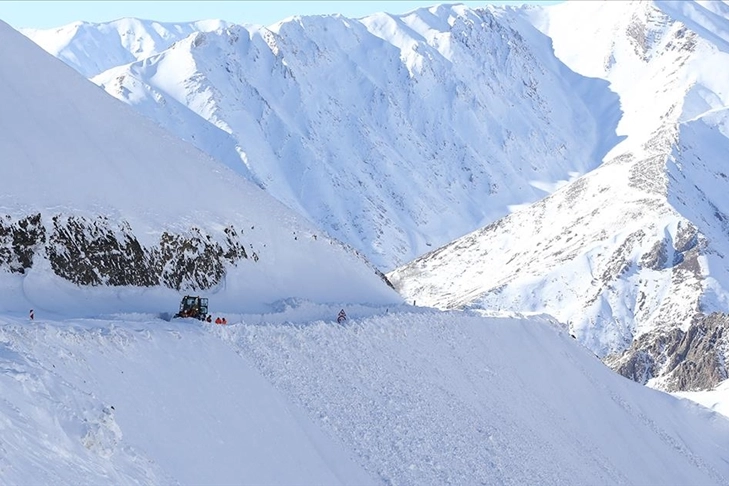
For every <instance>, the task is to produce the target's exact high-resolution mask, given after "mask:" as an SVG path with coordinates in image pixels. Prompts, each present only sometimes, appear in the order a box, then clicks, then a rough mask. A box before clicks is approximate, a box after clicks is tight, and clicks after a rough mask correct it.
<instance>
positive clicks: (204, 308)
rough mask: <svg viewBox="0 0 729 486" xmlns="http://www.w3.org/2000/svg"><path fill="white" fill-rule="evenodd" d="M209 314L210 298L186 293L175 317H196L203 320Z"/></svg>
mask: <svg viewBox="0 0 729 486" xmlns="http://www.w3.org/2000/svg"><path fill="white" fill-rule="evenodd" d="M207 315H208V299H207V298H205V297H197V296H191V295H186V296H184V297H183V298H182V302H180V312H178V313H177V314H175V317H194V318H195V319H200V320H203V319H205V317H207Z"/></svg>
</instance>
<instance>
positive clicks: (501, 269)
mask: <svg viewBox="0 0 729 486" xmlns="http://www.w3.org/2000/svg"><path fill="white" fill-rule="evenodd" d="M728 12H729V7H727V6H726V4H724V3H721V2H708V3H704V2H632V3H626V2H620V3H617V2H585V3H580V2H575V3H571V2H568V3H565V4H561V5H558V6H554V7H550V8H546V9H539V10H528V11H526V14H527V15H528V16H529V19H530V21H531V22H533V24H534V25H536V26H537V27H539V28H540V29H541V30H542V31H544V32H545V33H546V34H547V35H549V37H550V38H551V39H552V40H553V42H554V49H555V54H556V55H557V56H558V57H559V58H560V59H562V60H563V61H564V62H565V63H566V64H567V65H568V66H569V67H570V68H572V69H574V70H575V71H576V72H578V73H580V74H583V75H585V76H593V77H598V78H602V79H607V80H608V81H610V88H611V89H612V90H614V91H615V92H616V93H617V94H618V95H619V96H620V104H621V110H622V111H623V115H622V117H621V119H620V123H619V124H618V127H617V133H618V134H619V135H621V136H624V137H625V140H623V141H622V142H621V143H619V144H618V145H616V146H615V147H614V148H613V149H612V150H611V151H610V153H609V154H608V155H607V156H606V157H605V163H603V164H602V165H601V166H600V167H598V168H597V169H595V170H593V171H591V172H590V173H588V174H586V175H584V176H582V177H580V178H578V179H577V180H575V181H572V182H571V183H570V184H568V185H566V186H564V187H562V188H560V189H559V190H558V191H556V192H555V193H554V194H552V195H550V196H549V197H546V198H545V199H543V200H542V201H539V202H538V203H536V204H533V205H531V206H529V207H528V208H526V209H524V210H522V211H517V212H515V213H513V214H510V215H509V216H507V217H506V218H503V219H502V220H499V221H497V222H495V223H493V224H492V225H489V226H487V227H485V228H483V229H481V230H478V231H476V232H474V233H472V234H470V235H467V236H464V237H463V238H461V239H459V240H457V241H455V242H453V243H452V244H450V245H447V246H445V247H443V248H441V249H438V250H436V251H434V252H432V253H430V254H428V255H426V256H424V257H422V258H420V259H418V260H417V261H415V262H413V263H411V264H409V265H407V266H405V267H403V268H401V269H398V270H397V271H396V272H394V273H393V274H392V275H391V278H392V280H393V282H394V283H395V285H396V287H397V288H398V289H399V290H400V291H401V292H402V293H403V295H405V296H406V297H407V298H408V299H417V301H418V302H419V303H423V304H425V305H435V306H438V307H445V308H454V307H464V306H465V307H472V308H481V309H488V310H490V311H494V310H498V311H518V312H546V313H549V314H552V315H554V316H556V317H557V318H558V319H560V320H561V321H563V322H565V323H569V325H570V328H571V329H572V332H573V333H574V334H575V335H576V337H577V338H578V339H579V340H580V341H582V342H583V343H585V344H587V345H588V346H589V347H590V348H591V349H593V350H594V351H595V352H596V353H598V354H599V355H600V356H608V355H612V356H610V358H609V361H610V362H611V364H612V365H613V366H615V367H616V368H617V369H619V370H620V371H621V372H623V373H624V374H626V376H630V377H631V378H634V379H636V380H638V381H641V382H647V381H649V380H651V379H654V380H653V381H652V382H651V383H652V384H654V385H655V386H661V387H666V388H669V389H705V388H710V387H712V386H715V385H716V384H718V383H719V382H720V381H721V380H723V379H726V378H727V371H726V368H725V367H724V364H723V363H724V362H725V358H726V357H727V355H726V353H727V349H729V347H727V344H729V343H727V338H729V336H723V334H722V333H721V329H722V328H723V327H724V326H725V322H726V318H724V317H721V316H720V315H716V316H713V317H711V318H710V319H709V320H708V321H707V316H708V315H709V314H711V313H712V312H724V313H725V312H727V311H728V310H729V262H727V256H729V239H728V238H727V236H728V235H729V233H728V230H729V225H728V224H729V223H728V221H729V219H728V218H729V216H727V215H729V202H728V201H727V199H726V197H725V195H726V194H727V192H728V191H729V177H728V176H727V173H729V166H727V160H729V159H727V155H729V123H728V122H729V118H727V113H728V111H727V106H729V89H727V87H729V48H728V46H729V44H727V43H726V41H725V40H723V39H724V37H725V36H726V35H727V33H728V32H729V14H728ZM598 18H599V19H600V22H599V23H596V22H594V21H592V19H598ZM588 39H589V40H588ZM712 323H713V324H712ZM717 323H718V324H719V328H718V329H719V332H718V334H716V333H714V336H715V339H714V340H713V341H712V342H711V343H709V345H705V344H706V343H704V345H701V346H700V349H702V352H700V353H688V351H689V349H690V348H691V347H692V345H694V346H698V345H699V344H698V343H699V340H698V339H696V340H694V339H693V337H692V336H693V335H697V336H704V334H705V332H704V331H706V330H707V329H713V328H714V327H716V325H717ZM702 330H703V331H702ZM682 342H683V344H681V343H682ZM631 345H632V347H631ZM626 348H630V350H629V352H628V353H626V354H624V355H621V353H622V352H623V351H625V350H626ZM691 354H693V355H694V358H696V359H692V360H689V361H686V358H687V356H691ZM657 377H660V378H657Z"/></svg>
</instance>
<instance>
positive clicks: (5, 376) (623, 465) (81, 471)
mask: <svg viewBox="0 0 729 486" xmlns="http://www.w3.org/2000/svg"><path fill="white" fill-rule="evenodd" d="M336 310H337V308H332V307H326V306H315V305H303V306H293V307H287V308H285V309H283V308H282V310H281V312H280V313H276V314H266V315H260V314H258V315H239V316H233V315H231V316H229V317H230V318H231V319H230V320H231V322H232V324H231V325H228V326H215V325H210V324H200V323H198V322H197V321H191V322H185V321H175V322H173V323H168V322H165V321H160V320H153V319H152V318H151V317H150V316H144V315H138V316H123V317H120V318H118V319H114V320H108V319H107V320H63V321H58V320H57V321H49V320H45V319H43V318H42V317H39V318H37V320H36V322H34V323H33V324H32V325H29V324H28V323H27V322H21V321H18V320H14V319H10V318H7V317H4V318H2V319H1V322H0V367H1V368H2V373H0V390H2V399H1V400H0V423H2V429H3V434H2V442H1V443H0V444H1V446H2V452H3V453H2V456H0V471H2V478H3V481H4V482H7V483H8V484H33V483H49V482H53V483H59V482H60V483H64V484H97V483H107V482H113V483H114V484H138V483H144V484H176V483H178V482H179V483H180V484H221V485H223V484H264V483H265V484H272V485H273V484H293V483H295V484H358V485H360V484H412V485H423V484H489V485H490V484H494V485H495V484H514V485H517V484H590V485H611V486H612V485H616V484H626V485H627V484H691V485H721V484H727V482H729V462H728V461H727V460H726V459H727V450H729V422H727V419H726V418H724V417H722V416H720V415H718V414H715V413H713V412H710V411H708V410H707V409H704V408H702V407H699V406H697V405H695V404H692V403H690V402H688V401H682V400H678V399H676V398H674V397H671V396H669V395H666V394H663V393H661V392H657V391H654V390H651V389H648V388H646V387H642V386H640V385H638V384H636V383H634V382H631V381H629V380H626V379H624V378H622V377H620V376H618V375H616V374H614V373H613V372H611V371H610V370H609V369H608V368H606V367H605V366H604V365H603V364H602V363H601V362H600V361H599V360H598V359H596V358H595V357H594V356H593V355H592V353H590V352H589V351H587V350H586V349H584V348H583V347H581V346H580V345H579V344H578V343H577V342H576V341H574V340H573V339H572V338H570V336H569V335H568V334H567V333H566V332H565V331H563V330H561V328H560V327H558V326H557V325H556V324H554V323H552V322H550V321H548V320H545V319H538V318H535V319H533V320H519V319H501V320H499V319H493V318H483V317H478V316H475V315H469V314H464V313H460V312H459V313H440V312H436V311H426V310H415V309H412V310H407V309H405V308H397V307H390V308H389V309H385V308H366V307H353V308H351V309H348V310H350V320H349V321H348V322H347V323H346V324H345V325H343V326H339V325H337V324H335V323H334V322H332V316H334V315H335V314H334V313H335V312H336ZM375 314H378V315H375Z"/></svg>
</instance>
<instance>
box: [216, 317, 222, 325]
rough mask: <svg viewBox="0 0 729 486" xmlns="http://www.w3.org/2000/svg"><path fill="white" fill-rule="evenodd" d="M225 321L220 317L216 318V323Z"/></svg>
mask: <svg viewBox="0 0 729 486" xmlns="http://www.w3.org/2000/svg"><path fill="white" fill-rule="evenodd" d="M222 323H223V321H222V320H221V319H220V317H216V318H215V324H222Z"/></svg>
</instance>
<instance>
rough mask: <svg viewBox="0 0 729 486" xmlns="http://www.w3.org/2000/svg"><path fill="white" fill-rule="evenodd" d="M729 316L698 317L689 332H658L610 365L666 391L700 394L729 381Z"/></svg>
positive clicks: (673, 330) (637, 342) (641, 381)
mask: <svg viewBox="0 0 729 486" xmlns="http://www.w3.org/2000/svg"><path fill="white" fill-rule="evenodd" d="M727 326H729V315H727V314H724V313H714V314H710V315H708V316H707V315H698V316H697V317H696V318H695V319H694V322H692V323H691V325H690V326H689V328H688V330H686V331H683V330H681V329H678V328H674V329H670V330H664V331H654V332H651V333H649V334H644V335H643V336H641V337H639V338H638V339H636V340H635V341H634V342H633V344H632V346H631V347H630V348H629V349H628V350H626V351H625V352H624V353H623V354H622V355H620V356H613V357H609V358H608V359H606V363H607V364H608V365H609V366H611V367H612V368H613V369H615V371H617V372H618V373H620V374H621V375H623V376H625V377H627V378H630V379H632V380H635V381H637V382H639V383H643V384H646V383H648V382H649V381H650V380H652V379H654V378H657V377H660V378H659V379H657V380H655V381H654V382H653V383H652V385H654V386H655V387H656V388H660V389H664V390H666V391H678V390H683V391H699V390H709V389H712V388H714V387H715V386H716V385H718V384H719V383H720V382H722V381H723V380H725V379H727V377H728V376H727V368H726V363H725V359H726V352H727V349H729V348H728V344H729V343H728V342H727V340H728V338H729V333H727V332H726V329H727Z"/></svg>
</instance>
